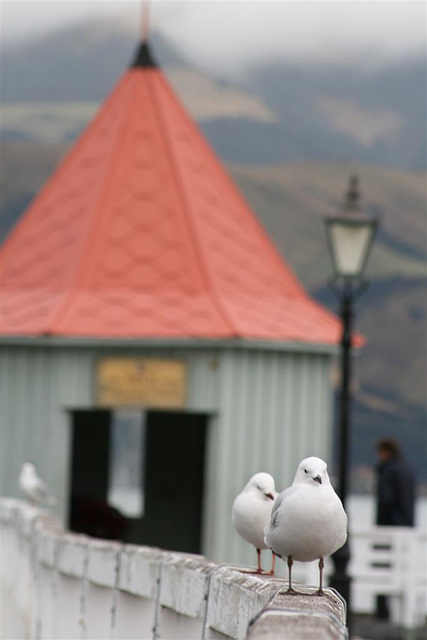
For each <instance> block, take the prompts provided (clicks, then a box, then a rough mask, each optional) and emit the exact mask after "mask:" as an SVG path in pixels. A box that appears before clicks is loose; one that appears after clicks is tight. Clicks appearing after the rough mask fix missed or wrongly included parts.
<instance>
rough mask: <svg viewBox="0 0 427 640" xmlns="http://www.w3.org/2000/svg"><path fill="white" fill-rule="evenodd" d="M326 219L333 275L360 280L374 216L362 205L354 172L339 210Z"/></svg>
mask: <svg viewBox="0 0 427 640" xmlns="http://www.w3.org/2000/svg"><path fill="white" fill-rule="evenodd" d="M325 222H326V234H327V237H328V244H329V250H330V253H331V258H332V265H333V269H334V275H335V278H343V279H345V280H348V279H350V278H351V279H353V280H359V281H360V280H361V279H362V278H363V273H364V271H365V267H366V263H367V261H368V258H369V253H370V250H371V246H372V242H373V240H374V236H375V231H376V229H377V220H376V218H374V217H372V216H369V215H368V214H367V213H365V212H364V211H363V210H362V209H361V206H360V192H359V180H358V177H357V176H353V177H352V178H351V179H350V184H349V188H348V191H347V194H346V199H345V202H344V207H343V209H342V211H341V212H340V213H338V214H337V215H334V216H329V217H328V218H326V221H325Z"/></svg>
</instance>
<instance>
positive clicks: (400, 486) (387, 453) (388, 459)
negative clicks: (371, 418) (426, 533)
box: [377, 438, 415, 527]
mask: <svg viewBox="0 0 427 640" xmlns="http://www.w3.org/2000/svg"><path fill="white" fill-rule="evenodd" d="M377 454H378V458H379V461H378V464H377V482H378V484H377V524H379V525H382V526H384V525H385V526H394V527H413V526H414V507H415V480H414V475H413V473H412V470H411V469H410V467H409V465H408V464H407V462H406V461H405V459H404V458H403V456H402V454H401V451H400V447H399V444H398V442H396V440H394V439H393V438H381V440H379V441H378V442H377Z"/></svg>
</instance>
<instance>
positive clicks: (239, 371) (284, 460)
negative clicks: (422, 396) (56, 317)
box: [0, 342, 333, 564]
mask: <svg viewBox="0 0 427 640" xmlns="http://www.w3.org/2000/svg"><path fill="white" fill-rule="evenodd" d="M310 349H312V350H311V351H310V350H307V349H306V348H301V350H299V349H298V348H295V347H292V348H287V347H286V345H282V346H280V347H279V348H277V349H274V348H273V347H272V345H268V346H266V347H265V348H262V347H257V346H251V345H247V346H245V345H243V346H241V345H240V346H238V345H236V346H235V347H230V346H216V347H209V346H198V347H194V346H193V347H190V346H188V347H186V348H178V347H172V346H168V347H167V348H166V347H161V346H156V347H149V346H137V345H135V344H130V345H129V346H128V347H125V346H120V345H117V346H110V347H108V346H95V345H93V344H90V343H88V344H87V346H76V345H74V346H72V347H68V346H62V345H61V343H60V342H59V343H58V344H57V345H56V346H27V345H25V344H22V345H19V344H16V345H14V344H5V345H3V346H2V349H1V354H0V407H1V409H0V410H1V416H0V418H1V488H0V494H1V495H6V496H12V497H19V496H20V493H19V488H18V483H17V478H18V474H19V469H20V466H21V463H22V462H23V461H24V460H33V461H34V462H35V463H36V464H37V465H38V468H39V471H40V475H41V476H42V477H43V478H44V479H45V480H46V481H47V483H48V484H49V485H50V486H51V487H52V488H53V489H54V491H55V493H56V495H57V496H58V498H59V501H58V502H59V507H58V514H59V516H60V517H61V518H62V519H63V520H64V521H66V518H67V514H66V512H65V509H66V507H65V505H66V504H68V492H69V473H70V468H69V467H70V444H71V443H70V433H71V428H70V417H69V413H68V410H69V409H82V408H95V404H94V371H95V364H96V361H97V359H98V358H100V357H105V356H120V355H128V356H132V357H138V356H140V357H165V358H177V359H180V360H183V361H185V362H186V364H187V371H188V390H187V410H189V411H200V412H203V413H209V414H211V418H210V423H209V427H208V447H207V460H206V462H207V464H206V478H205V487H206V495H205V501H204V508H205V514H204V523H203V524H204V526H203V531H204V536H203V540H204V544H203V551H204V553H205V554H206V555H207V556H208V557H209V558H211V559H213V560H216V561H219V562H225V561H226V562H234V563H245V564H248V563H249V564H253V562H254V552H253V550H252V549H250V547H249V545H247V544H246V543H245V542H243V541H241V540H240V538H239V537H238V536H237V534H236V533H235V532H234V530H233V528H232V524H231V517H230V510H231V505H232V502H233V499H234V497H235V495H237V493H238V492H239V491H240V490H241V488H242V487H243V486H244V484H245V483H246V482H247V480H248V479H249V477H250V476H251V475H252V474H254V473H256V472H257V471H268V472H269V473H271V474H272V475H273V476H274V477H275V479H276V487H277V489H278V490H279V491H280V490H282V489H283V488H285V487H286V486H288V485H289V484H290V483H291V481H292V478H293V475H294V473H295V469H296V466H297V465H298V462H299V461H300V460H301V459H302V458H304V457H306V456H308V455H317V456H320V457H322V458H324V459H325V460H327V461H329V460H330V457H331V456H330V452H331V437H332V415H331V413H332V412H331V409H332V382H331V375H330V370H331V363H332V361H333V356H332V354H331V352H330V351H328V350H326V349H325V350H322V349H316V348H310Z"/></svg>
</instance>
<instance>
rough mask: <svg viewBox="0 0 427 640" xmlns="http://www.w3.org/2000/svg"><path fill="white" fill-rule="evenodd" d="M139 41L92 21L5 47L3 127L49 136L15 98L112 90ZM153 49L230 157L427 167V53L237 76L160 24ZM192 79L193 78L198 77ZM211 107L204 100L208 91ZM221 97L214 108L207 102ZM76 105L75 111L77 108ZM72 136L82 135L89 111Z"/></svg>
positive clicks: (80, 98)
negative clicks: (226, 74) (209, 66)
mask: <svg viewBox="0 0 427 640" xmlns="http://www.w3.org/2000/svg"><path fill="white" fill-rule="evenodd" d="M135 48H136V42H135V38H134V34H132V33H131V32H130V30H129V28H127V27H125V26H123V25H120V24H116V23H115V22H110V21H107V20H105V21H101V22H99V21H96V22H84V23H80V24H77V25H74V26H73V27H69V28H67V29H62V30H61V31H58V32H54V33H52V34H50V35H48V36H45V37H44V38H42V39H39V40H37V41H32V42H29V43H27V44H25V45H22V46H20V47H19V48H18V47H14V48H11V47H9V48H6V49H5V50H4V52H3V62H2V70H3V104H4V106H5V112H6V113H5V122H4V124H3V136H4V138H5V139H7V140H17V139H19V138H21V139H22V136H24V137H27V139H33V140H39V139H40V137H39V134H38V129H37V127H36V126H34V127H33V129H32V130H31V131H28V126H27V128H26V130H25V131H24V132H23V131H21V128H20V126H21V125H20V121H19V120H16V119H14V117H13V111H14V109H13V110H12V114H11V112H10V110H9V109H8V105H11V106H13V107H15V105H16V104H20V105H21V110H22V105H23V104H26V105H29V104H30V103H31V104H32V105H34V103H42V104H41V105H40V107H39V109H41V115H42V116H43V111H42V107H43V104H46V103H51V102H54V103H62V104H67V103H69V102H70V101H72V102H73V103H74V102H78V103H80V104H83V103H85V102H86V103H92V104H96V103H97V102H99V101H101V100H102V99H103V98H104V97H105V95H106V94H107V93H108V92H109V91H110V90H111V88H112V87H113V85H114V83H115V81H116V80H117V79H118V77H119V76H120V74H121V73H122V72H123V70H124V69H125V68H126V67H127V66H128V65H129V63H130V62H131V60H132V57H133V52H134V50H135ZM152 49H153V51H154V55H155V57H156V58H157V59H158V60H159V62H160V63H161V64H162V66H164V67H165V69H166V71H167V72H168V73H169V74H170V75H171V79H172V82H173V84H174V86H175V88H176V89H177V90H178V92H179V94H180V96H181V97H182V99H183V100H184V102H186V104H187V106H188V107H189V108H190V110H191V111H192V113H193V115H194V117H195V118H197V120H198V121H199V123H200V125H201V127H202V129H203V131H204V132H205V134H206V135H207V136H208V137H209V139H210V140H211V142H212V143H213V145H214V146H215V148H216V149H217V151H218V152H219V154H220V155H221V157H223V158H225V159H226V160H227V161H229V162H238V163H245V164H251V163H253V164H260V163H262V164H276V163H281V162H310V161H320V160H322V161H324V160H326V161H329V162H346V163H358V164H360V163H363V164H380V165H383V166H392V167H398V168H405V169H409V170H423V169H425V168H426V157H427V152H426V135H425V133H426V61H425V59H424V58H422V57H420V58H413V59H406V60H402V61H401V62H400V63H399V64H398V65H397V64H394V65H390V66H387V67H382V68H376V69H369V67H367V65H366V64H364V65H363V67H362V66H361V67H360V68H359V67H357V65H356V66H355V65H353V66H352V67H350V66H349V67H348V68H345V67H337V66H328V65H317V66H316V67H315V68H311V67H308V66H303V65H298V64H296V63H294V64H291V63H290V62H286V61H277V60H276V61H274V62H269V63H263V64H262V65H259V66H258V67H255V68H254V69H251V70H248V71H247V72H246V73H245V74H244V76H242V77H238V78H237V77H236V79H235V82H233V83H231V82H229V81H228V82H222V81H220V78H221V70H220V69H218V74H217V77H216V78H209V77H208V76H207V74H206V73H205V72H203V71H202V70H201V69H200V68H198V65H197V61H191V60H189V59H188V58H187V57H186V56H185V55H184V54H183V53H182V52H181V51H179V50H178V49H177V47H175V46H174V45H172V44H171V43H170V42H169V41H168V40H167V39H166V38H165V37H163V36H162V35H161V34H160V33H158V32H155V33H153V34H152ZM189 77H191V78H192V80H191V82H189V80H188V78H189ZM207 82H209V83H210V88H209V90H208V96H207V97H206V99H205V104H204V108H202V109H201V108H200V107H201V104H200V99H201V98H202V97H203V96H205V94H206V83H207ZM209 104H210V105H211V107H212V108H211V109H209V108H206V107H207V106H208V105H209ZM68 111H69V110H68ZM62 117H63V121H64V136H63V138H62V139H64V140H69V139H72V138H73V137H75V136H76V135H78V133H79V131H80V130H81V128H82V127H83V125H84V122H83V121H82V119H80V120H77V122H76V123H75V126H71V127H70V126H69V124H68V121H67V117H68V116H67V114H64V115H63V116H62Z"/></svg>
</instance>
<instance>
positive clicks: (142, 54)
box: [130, 42, 158, 69]
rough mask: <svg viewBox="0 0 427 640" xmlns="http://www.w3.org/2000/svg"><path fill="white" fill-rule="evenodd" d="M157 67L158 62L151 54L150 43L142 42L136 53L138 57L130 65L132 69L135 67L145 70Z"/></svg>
mask: <svg viewBox="0 0 427 640" xmlns="http://www.w3.org/2000/svg"><path fill="white" fill-rule="evenodd" d="M157 66H158V65H157V62H156V61H155V59H154V58H153V56H152V54H151V50H150V47H149V45H148V42H141V44H140V45H139V47H138V50H137V52H136V56H135V58H134V60H133V62H132V64H131V65H130V67H131V69H133V68H135V67H136V68H137V67H143V68H144V69H146V68H149V67H151V68H156V67H157Z"/></svg>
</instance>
